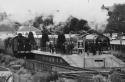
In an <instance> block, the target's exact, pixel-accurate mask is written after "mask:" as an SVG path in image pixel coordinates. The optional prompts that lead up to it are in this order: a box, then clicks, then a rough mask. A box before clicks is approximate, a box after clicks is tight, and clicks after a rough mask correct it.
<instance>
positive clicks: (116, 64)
mask: <svg viewBox="0 0 125 82" xmlns="http://www.w3.org/2000/svg"><path fill="white" fill-rule="evenodd" d="M32 53H36V54H44V55H51V56H58V57H62V58H63V59H64V60H65V61H66V62H67V63H69V64H70V65H71V66H74V67H80V68H87V69H100V70H101V69H102V70H104V69H107V70H108V69H112V68H124V67H125V63H124V62H123V61H122V60H120V59H118V58H117V57H115V56H113V55H112V54H101V55H94V56H93V55H89V56H88V55H87V54H86V53H83V54H72V55H67V54H60V53H50V52H44V51H39V50H32Z"/></svg>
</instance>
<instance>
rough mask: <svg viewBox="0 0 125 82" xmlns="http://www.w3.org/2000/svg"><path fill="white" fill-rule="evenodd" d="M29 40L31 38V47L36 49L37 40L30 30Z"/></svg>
mask: <svg viewBox="0 0 125 82" xmlns="http://www.w3.org/2000/svg"><path fill="white" fill-rule="evenodd" d="M28 40H29V44H30V46H31V49H36V41H35V38H34V36H33V33H32V32H29V35H28Z"/></svg>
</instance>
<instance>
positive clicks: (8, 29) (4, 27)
mask: <svg viewBox="0 0 125 82" xmlns="http://www.w3.org/2000/svg"><path fill="white" fill-rule="evenodd" d="M14 31H15V29H14V28H13V27H12V26H10V25H7V24H0V32H14Z"/></svg>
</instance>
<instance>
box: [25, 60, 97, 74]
mask: <svg viewBox="0 0 125 82" xmlns="http://www.w3.org/2000/svg"><path fill="white" fill-rule="evenodd" d="M31 63H32V64H34V66H35V67H33V69H37V67H38V66H37V65H41V66H42V65H44V66H48V67H50V68H51V70H52V71H56V70H58V69H60V70H61V69H63V71H60V70H58V72H63V73H64V72H71V71H85V72H88V73H95V74H97V73H98V72H97V71H95V70H90V69H84V68H79V67H73V66H64V65H57V64H52V63H47V62H41V61H37V60H30V59H27V60H26V65H25V66H26V67H27V68H30V69H31V68H32V67H28V64H31ZM40 68H44V67H40ZM50 68H48V69H50ZM34 71H35V70H34Z"/></svg>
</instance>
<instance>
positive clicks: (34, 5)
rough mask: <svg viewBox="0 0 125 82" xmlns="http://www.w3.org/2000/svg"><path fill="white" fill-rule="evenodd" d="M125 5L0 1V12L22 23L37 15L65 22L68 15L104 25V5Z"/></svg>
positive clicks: (101, 0)
mask: <svg viewBox="0 0 125 82" xmlns="http://www.w3.org/2000/svg"><path fill="white" fill-rule="evenodd" d="M114 3H125V0H0V11H5V12H7V13H8V14H9V15H11V16H10V18H11V19H14V20H17V21H19V22H24V21H27V20H29V19H33V18H34V17H36V16H38V15H41V14H42V15H44V16H47V15H49V14H53V15H54V22H55V23H58V22H60V21H65V20H66V19H67V18H68V17H69V16H70V15H72V16H75V17H77V18H79V19H81V18H82V19H86V20H88V21H93V22H96V23H106V19H107V18H108V16H107V12H106V11H105V10H101V9H100V7H101V6H102V5H103V4H104V5H106V6H112V5H113V4H114Z"/></svg>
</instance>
